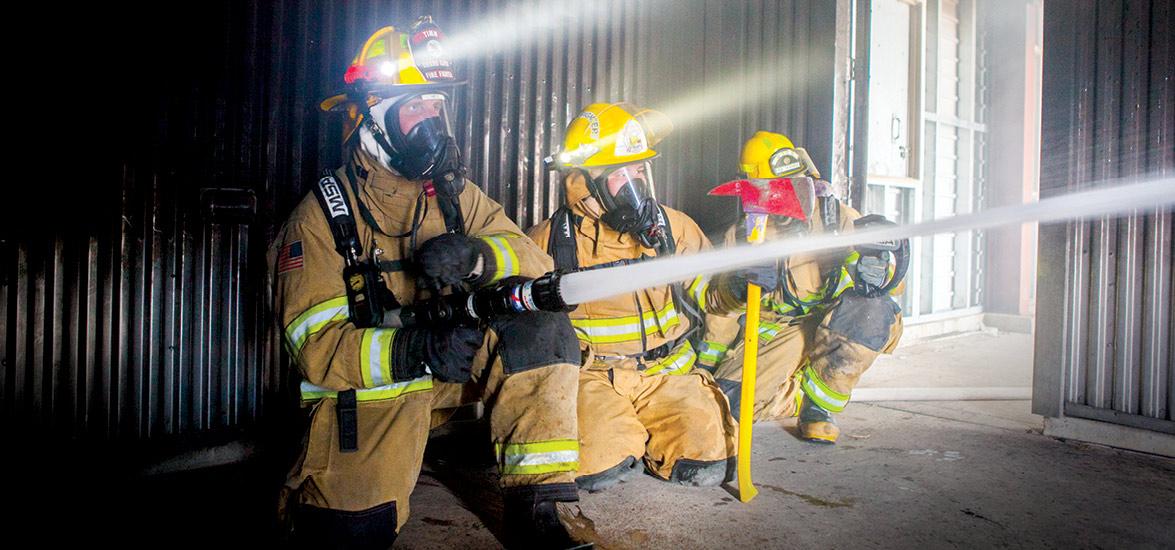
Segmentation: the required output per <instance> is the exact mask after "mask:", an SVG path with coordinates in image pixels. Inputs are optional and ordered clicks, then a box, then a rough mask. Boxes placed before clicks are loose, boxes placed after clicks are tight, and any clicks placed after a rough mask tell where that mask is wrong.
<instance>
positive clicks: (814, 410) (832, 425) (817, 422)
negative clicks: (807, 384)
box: [798, 398, 840, 445]
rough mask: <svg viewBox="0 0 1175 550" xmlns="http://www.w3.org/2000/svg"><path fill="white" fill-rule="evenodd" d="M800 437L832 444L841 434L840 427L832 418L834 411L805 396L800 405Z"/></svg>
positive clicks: (814, 441)
mask: <svg viewBox="0 0 1175 550" xmlns="http://www.w3.org/2000/svg"><path fill="white" fill-rule="evenodd" d="M798 427H799V430H800V439H803V440H805V441H811V442H813V443H822V444H825V445H832V444H833V443H836V438H837V436H839V435H840V428H837V427H836V421H835V420H833V419H832V413H830V412H828V411H827V410H824V408H823V407H821V406H820V405H817V404H816V403H814V402H813V401H812V400H811V399H807V398H805V399H804V400H803V403H802V404H801V405H800V422H799V425H798Z"/></svg>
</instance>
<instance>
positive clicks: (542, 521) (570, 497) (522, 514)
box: [503, 483, 595, 550]
mask: <svg viewBox="0 0 1175 550" xmlns="http://www.w3.org/2000/svg"><path fill="white" fill-rule="evenodd" d="M503 493H504V494H503V500H504V507H503V508H504V509H503V515H504V517H503V524H504V525H503V526H504V528H505V535H506V537H505V538H506V540H505V541H504V542H505V544H506V547H507V548H510V549H511V550H517V549H522V548H534V549H543V550H546V549H577V550H578V549H585V548H592V543H591V542H589V540H588V538H587V537H588V536H590V535H591V534H594V532H595V524H594V523H592V521H591V520H590V519H588V518H586V517H584V515H583V514H582V513H578V514H576V513H575V512H576V511H578V506H574V508H575V509H576V510H574V511H573V510H572V509H571V508H572V504H571V503H575V502H579V493H578V491H577V489H576V487H575V484H574V483H554V484H549V485H526V486H523V487H508V488H506V489H505V490H504V491H503ZM560 516H563V519H561V517H560ZM565 521H567V522H568V523H571V525H570V527H571V529H570V530H569V529H568V527H569V525H566V524H565V523H564V522H565ZM573 533H574V534H573Z"/></svg>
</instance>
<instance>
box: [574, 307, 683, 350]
mask: <svg viewBox="0 0 1175 550" xmlns="http://www.w3.org/2000/svg"><path fill="white" fill-rule="evenodd" d="M655 318H656V320H657V323H656V324H654V323H653V322H652V321H653V320H654V315H653V312H651V311H650V312H646V313H645V314H644V316H643V317H642V318H641V319H643V322H640V321H637V319H638V317H637V316H635V315H632V316H628V317H614V318H604V319H572V320H571V325H572V326H573V327H575V329H576V331H578V332H581V333H583V334H584V335H585V336H587V338H588V339H589V340H596V339H600V338H606V337H621V336H622V337H628V338H630V339H637V338H640V334H641V333H640V331H641V329H642V328H643V329H644V331H645V334H653V333H654V332H656V331H657V328H658V326H660V327H664V328H668V327H669V326H671V325H672V324H673V323H675V322H677V320H678V316H677V309H676V308H674V307H673V304H672V303H670V304H668V306H667V307H666V308H665V309H664V310H662V311H661V312H660V313H658V314H657V315H656V317H655ZM627 319H632V320H633V321H632V322H628V323H624V324H608V323H612V322H616V321H618V320H627ZM616 341H619V340H615V339H614V340H611V342H616ZM603 343H607V342H603Z"/></svg>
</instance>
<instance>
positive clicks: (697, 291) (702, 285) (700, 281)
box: [689, 275, 710, 311]
mask: <svg viewBox="0 0 1175 550" xmlns="http://www.w3.org/2000/svg"><path fill="white" fill-rule="evenodd" d="M709 288H710V276H709V275H698V276H697V277H694V280H693V282H691V283H690V285H689V293H690V295H691V296H693V297H694V303H696V304H698V308H699V309H701V310H702V311H705V310H706V291H707V290H708V289H709Z"/></svg>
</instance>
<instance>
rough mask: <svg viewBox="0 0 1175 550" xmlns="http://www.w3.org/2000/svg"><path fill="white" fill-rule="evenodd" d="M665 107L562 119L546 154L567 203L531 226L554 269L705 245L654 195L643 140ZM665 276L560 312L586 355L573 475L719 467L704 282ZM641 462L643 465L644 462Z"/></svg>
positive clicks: (604, 481) (590, 481)
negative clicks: (561, 131)
mask: <svg viewBox="0 0 1175 550" xmlns="http://www.w3.org/2000/svg"><path fill="white" fill-rule="evenodd" d="M670 127H671V124H670V123H669V122H668V119H666V118H665V116H664V115H662V114H660V113H657V112H655V111H651V110H640V109H637V108H636V107H634V106H632V105H628V104H623V103H621V104H606V103H596V104H592V105H588V106H587V107H584V109H583V111H582V112H581V113H580V114H579V116H577V117H576V118H575V119H574V120H572V121H571V123H570V125H569V126H568V128H567V132H566V134H565V136H564V139H563V146H562V149H561V151H560V152H558V153H557V154H555V155H552V157H550V158H549V159H548V162H550V163H552V164H554V165H555V166H556V167H557V168H558V169H559V170H560V173H561V175H562V178H563V184H564V189H565V199H566V204H565V206H563V207H562V208H560V209H559V210H558V211H556V212H555V214H554V215H553V216H552V217H551V218H550V219H548V220H546V221H544V222H542V223H540V224H539V225H537V226H535V227H534V228H533V229H531V230H530V231H529V234H530V236H531V238H533V239H534V240H535V242H536V243H537V244H538V245H539V246H541V247H544V248H545V249H546V250H547V251H548V253H549V254H551V256H552V257H553V258H554V259H555V265H556V267H557V268H558V269H559V270H560V272H568V271H579V270H590V269H599V268H604V267H612V266H617V265H624V264H628V263H633V262H640V261H643V260H647V259H651V258H656V257H661V256H666V255H675V254H692V253H696V252H698V251H701V250H705V249H708V248H709V247H710V243H709V241H708V240H707V239H706V236H705V235H704V234H703V233H702V231H701V230H700V229H699V228H698V226H697V224H695V223H694V221H693V220H692V219H690V218H689V216H686V215H685V214H683V213H681V212H678V211H677V210H674V209H672V208H668V207H665V206H663V205H661V204H659V203H658V202H657V199H656V196H655V195H654V186H653V172H652V167H651V165H650V162H649V161H651V160H652V159H653V158H654V157H655V156H657V153H656V152H655V151H654V150H653V149H651V148H650V147H651V146H652V145H655V144H656V142H657V141H659V140H660V138H661V137H662V136H663V135H664V134H665V133H667V132H668V131H669V129H670ZM699 282H700V279H698V280H695V284H693V285H690V286H689V287H688V288H683V287H682V285H668V286H661V287H654V288H648V289H644V290H640V291H637V292H634V293H632V294H627V295H621V296H618V297H615V298H611V299H606V300H600V301H597V302H590V303H586V304H580V305H579V306H578V307H577V308H576V309H575V310H573V311H572V312H571V313H570V316H571V324H572V325H573V326H574V327H575V333H576V336H578V338H579V343H580V347H581V348H582V351H583V354H584V356H585V357H586V360H585V361H584V363H585V365H584V368H583V370H582V371H581V372H580V373H579V438H580V445H581V447H580V468H579V478H578V479H577V482H578V483H579V486H580V488H582V489H587V490H589V491H596V490H601V489H604V488H606V487H608V486H611V485H614V484H616V483H618V482H620V481H622V480H623V479H625V478H626V477H628V476H630V475H634V474H636V473H639V472H640V471H641V470H643V469H646V468H647V470H648V471H649V472H650V473H652V474H653V475H655V476H656V477H658V478H661V479H665V480H669V481H672V482H676V483H680V484H684V485H714V484H718V483H721V482H722V481H723V480H724V479H726V478H727V476H728V469H729V468H728V466H729V464H731V463H732V461H731V459H732V458H733V456H734V454H735V440H734V438H735V435H734V434H735V433H736V432H735V427H734V424H733V422H732V417H731V416H730V413H729V411H728V405H727V402H726V398H725V397H724V396H723V395H722V392H721V391H720V390H719V388H718V386H717V385H716V384H715V383H714V380H713V378H712V377H711V375H710V373H708V372H705V371H701V370H698V369H695V368H694V363H695V360H696V358H697V354H696V352H695V351H694V344H693V343H692V342H691V341H690V340H691V337H698V336H700V335H701V334H700V330H701V319H700V317H701V312H700V311H699V309H700V307H701V306H700V304H704V302H705V300H704V296H705V293H706V290H707V289H706V287H705V286H704V285H699V284H697V283H699ZM642 462H643V464H642Z"/></svg>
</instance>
